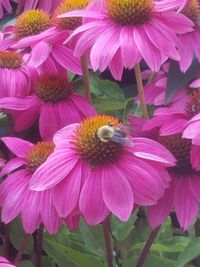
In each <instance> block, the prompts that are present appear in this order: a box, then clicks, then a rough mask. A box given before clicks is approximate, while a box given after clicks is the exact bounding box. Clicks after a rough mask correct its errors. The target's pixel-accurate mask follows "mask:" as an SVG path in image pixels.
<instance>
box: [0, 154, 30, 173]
mask: <svg viewBox="0 0 200 267" xmlns="http://www.w3.org/2000/svg"><path fill="white" fill-rule="evenodd" d="M25 163H26V161H25V160H24V159H20V158H14V159H11V160H9V161H8V162H7V163H6V165H5V166H4V167H3V168H2V171H1V172H0V176H4V175H6V174H9V173H11V172H12V171H14V170H16V169H18V168H19V167H21V166H22V165H24V164H25Z"/></svg>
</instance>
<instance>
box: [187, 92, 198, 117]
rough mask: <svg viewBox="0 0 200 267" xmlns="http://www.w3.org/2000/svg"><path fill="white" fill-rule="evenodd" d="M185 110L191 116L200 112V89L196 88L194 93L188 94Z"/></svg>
mask: <svg viewBox="0 0 200 267" xmlns="http://www.w3.org/2000/svg"><path fill="white" fill-rule="evenodd" d="M185 110H186V112H187V114H188V117H189V118H192V117H193V116H195V115H197V114H198V113H200V89H194V90H193V91H192V93H191V94H189V95H188V102H187V104H186V109H185Z"/></svg>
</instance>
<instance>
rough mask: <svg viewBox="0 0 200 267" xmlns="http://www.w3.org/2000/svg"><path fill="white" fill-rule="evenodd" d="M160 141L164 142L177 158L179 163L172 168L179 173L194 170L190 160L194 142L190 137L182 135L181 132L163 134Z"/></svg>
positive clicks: (183, 173) (182, 173)
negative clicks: (186, 137)
mask: <svg viewBox="0 0 200 267" xmlns="http://www.w3.org/2000/svg"><path fill="white" fill-rule="evenodd" d="M160 143H161V144H163V145H164V146H165V147H166V148H167V149H168V150H169V151H170V152H171V153H172V154H173V155H174V157H175V158H176V160H177V164H176V166H175V167H172V168H170V169H171V170H174V171H176V172H177V173H178V174H179V175H181V176H183V175H187V174H188V173H189V172H191V171H192V165H191V162H190V151H191V146H192V142H191V140H189V139H185V138H182V137H181V134H174V135H169V136H161V137H160Z"/></svg>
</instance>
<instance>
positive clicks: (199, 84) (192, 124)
mask: <svg viewBox="0 0 200 267" xmlns="http://www.w3.org/2000/svg"><path fill="white" fill-rule="evenodd" d="M190 86H191V87H192V88H196V90H195V92H194V94H193V95H194V99H195V103H194V105H193V110H194V109H198V112H196V113H195V114H194V115H195V116H194V117H192V119H191V120H189V121H188V123H187V125H186V129H185V131H184V132H183V137H185V138H188V139H192V143H193V144H196V145H199V144H200V131H199V126H200V79H198V80H196V81H194V82H193V83H192V84H191V85H190Z"/></svg>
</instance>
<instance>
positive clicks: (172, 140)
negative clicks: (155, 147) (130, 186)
mask: <svg viewBox="0 0 200 267" xmlns="http://www.w3.org/2000/svg"><path fill="white" fill-rule="evenodd" d="M158 117H159V116H158ZM162 119H163V118H162V116H160V120H161V121H162ZM130 122H131V124H132V125H133V130H134V129H135V123H136V125H137V126H138V127H137V129H138V128H140V129H141V128H142V127H141V125H142V124H143V125H145V123H146V122H145V121H144V120H143V121H140V123H139V124H138V122H137V121H135V120H134V118H131V120H130ZM152 124H153V121H152ZM161 127H162V126H161ZM158 129H159V128H158V127H157V124H155V129H153V131H151V137H152V138H153V139H154V140H157V141H158V142H160V143H161V144H162V145H164V146H165V147H166V148H167V149H168V150H169V151H170V152H171V153H172V154H173V155H174V157H175V158H176V160H177V163H176V166H174V167H170V168H168V173H169V175H170V176H171V183H170V187H168V188H167V189H166V190H165V193H164V196H163V197H162V198H161V199H160V200H158V203H157V204H156V205H153V206H151V207H148V220H149V223H150V226H151V227H152V228H155V227H157V226H159V225H160V224H162V223H163V222H164V220H165V219H166V218H167V216H168V215H169V214H170V212H171V211H173V209H174V208H175V211H176V214H177V218H178V221H179V223H180V225H181V227H182V228H183V229H184V230H186V229H188V227H189V226H190V225H191V224H192V223H193V221H194V219H195V217H196V216H197V214H198V205H199V202H200V190H199V188H200V176H199V170H200V160H199V156H198V155H199V153H200V146H196V145H192V142H191V140H189V139H185V138H183V137H182V134H181V133H179V134H172V135H162V136H161V135H159V134H158ZM138 133H139V131H138ZM141 133H142V134H146V133H143V132H141ZM141 133H140V134H141ZM148 136H149V137H150V132H149V133H148Z"/></svg>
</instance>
